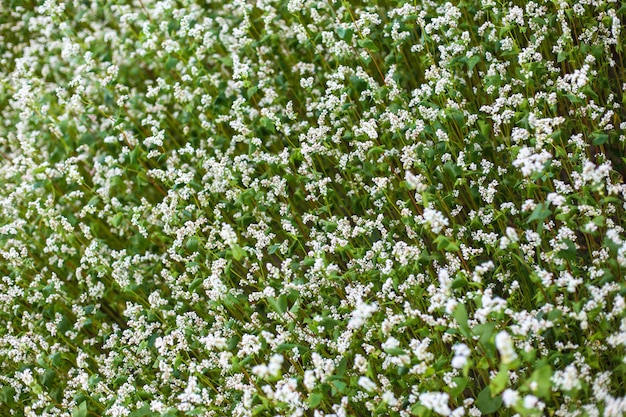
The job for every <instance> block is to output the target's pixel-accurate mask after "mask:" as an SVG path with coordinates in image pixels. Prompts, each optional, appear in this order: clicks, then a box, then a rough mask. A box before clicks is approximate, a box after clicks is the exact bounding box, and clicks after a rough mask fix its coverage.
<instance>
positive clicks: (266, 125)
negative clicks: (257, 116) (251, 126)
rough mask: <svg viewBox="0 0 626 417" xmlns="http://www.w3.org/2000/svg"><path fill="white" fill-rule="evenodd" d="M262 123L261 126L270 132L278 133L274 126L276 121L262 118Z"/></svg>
mask: <svg viewBox="0 0 626 417" xmlns="http://www.w3.org/2000/svg"><path fill="white" fill-rule="evenodd" d="M260 123H261V126H263V127H264V128H266V129H267V130H269V131H270V132H276V126H274V121H273V120H272V119H270V118H269V117H261V120H260Z"/></svg>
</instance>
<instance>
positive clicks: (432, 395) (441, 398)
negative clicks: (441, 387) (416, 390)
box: [419, 392, 452, 416]
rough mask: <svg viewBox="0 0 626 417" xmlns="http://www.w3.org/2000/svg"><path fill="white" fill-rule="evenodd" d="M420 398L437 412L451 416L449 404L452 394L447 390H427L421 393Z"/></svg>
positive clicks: (427, 406)
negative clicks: (446, 391)
mask: <svg viewBox="0 0 626 417" xmlns="http://www.w3.org/2000/svg"><path fill="white" fill-rule="evenodd" d="M419 399H420V402H421V403H422V405H423V406H424V407H426V408H428V409H429V410H433V411H434V412H435V413H437V414H441V415H442V416H449V415H450V414H451V413H452V410H450V406H449V405H448V401H449V400H450V396H449V395H448V394H447V393H445V392H425V393H423V394H420V396H419Z"/></svg>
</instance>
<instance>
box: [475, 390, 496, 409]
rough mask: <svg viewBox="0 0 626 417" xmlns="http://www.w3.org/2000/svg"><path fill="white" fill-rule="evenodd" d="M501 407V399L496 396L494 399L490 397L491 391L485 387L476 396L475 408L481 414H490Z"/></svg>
mask: <svg viewBox="0 0 626 417" xmlns="http://www.w3.org/2000/svg"><path fill="white" fill-rule="evenodd" d="M501 405H502V397H500V396H497V397H494V396H492V395H491V390H490V389H489V387H486V388H485V389H484V390H482V391H481V392H480V394H478V398H476V407H478V409H479V410H480V411H481V412H482V413H483V414H491V413H494V412H496V411H498V409H499V408H500V406H501Z"/></svg>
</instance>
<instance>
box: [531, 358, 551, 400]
mask: <svg viewBox="0 0 626 417" xmlns="http://www.w3.org/2000/svg"><path fill="white" fill-rule="evenodd" d="M532 382H535V383H536V384H537V389H536V391H535V393H536V395H537V396H538V397H541V398H549V397H550V395H551V388H552V367H550V365H549V364H544V365H543V366H540V367H539V368H537V369H536V370H535V371H534V372H533V373H532V375H531V376H530V379H529V381H528V385H530V383H532Z"/></svg>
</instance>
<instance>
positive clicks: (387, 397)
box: [381, 391, 398, 407]
mask: <svg viewBox="0 0 626 417" xmlns="http://www.w3.org/2000/svg"><path fill="white" fill-rule="evenodd" d="M381 399H382V400H383V402H384V403H387V404H388V405H389V406H391V407H393V406H395V405H397V404H398V400H397V399H396V396H395V394H394V393H393V392H392V391H385V392H384V393H383V395H381Z"/></svg>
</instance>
